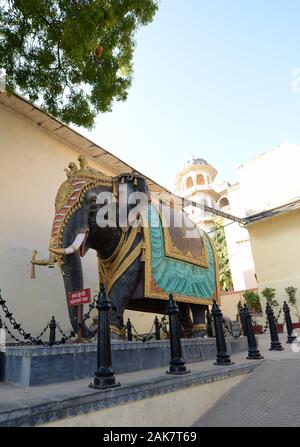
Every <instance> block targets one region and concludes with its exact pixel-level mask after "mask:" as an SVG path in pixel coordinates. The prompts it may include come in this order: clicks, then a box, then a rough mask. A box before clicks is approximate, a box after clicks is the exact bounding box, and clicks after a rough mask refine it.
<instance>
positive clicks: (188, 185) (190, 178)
mask: <svg viewBox="0 0 300 447" xmlns="http://www.w3.org/2000/svg"><path fill="white" fill-rule="evenodd" d="M192 186H194V182H193V179H192V177H188V178H187V179H186V187H187V188H191V187H192Z"/></svg>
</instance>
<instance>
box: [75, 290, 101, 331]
mask: <svg viewBox="0 0 300 447" xmlns="http://www.w3.org/2000/svg"><path fill="white" fill-rule="evenodd" d="M97 299H98V295H94V297H93V302H92V303H91V304H89V311H88V312H87V313H86V314H84V315H83V320H82V322H81V323H79V324H78V326H79V327H80V329H82V328H83V326H84V323H85V322H86V320H88V319H89V318H91V315H90V314H91V312H92V310H93V309H95V308H96V307H97Z"/></svg>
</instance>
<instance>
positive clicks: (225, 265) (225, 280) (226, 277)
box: [211, 223, 233, 292]
mask: <svg viewBox="0 0 300 447" xmlns="http://www.w3.org/2000/svg"><path fill="white" fill-rule="evenodd" d="M211 231H212V232H213V240H214V243H215V248H216V252H217V255H218V260H219V281H220V285H221V288H222V290H223V291H224V292H228V291H229V290H232V288H233V283H232V277H231V271H230V267H229V257H228V248H227V243H226V237H225V231H224V228H223V227H222V225H220V224H218V223H217V224H215V225H213V226H212V228H211Z"/></svg>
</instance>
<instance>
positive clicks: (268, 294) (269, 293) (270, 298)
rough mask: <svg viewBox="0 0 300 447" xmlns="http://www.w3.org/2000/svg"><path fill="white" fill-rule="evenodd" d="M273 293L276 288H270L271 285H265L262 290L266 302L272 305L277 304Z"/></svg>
mask: <svg viewBox="0 0 300 447" xmlns="http://www.w3.org/2000/svg"><path fill="white" fill-rule="evenodd" d="M275 293H276V290H275V289H272V288H271V287H266V288H265V289H264V290H263V291H262V292H261V294H262V296H263V297H264V298H265V299H266V300H267V303H269V304H270V306H272V307H277V306H279V304H278V302H277V301H276V300H275Z"/></svg>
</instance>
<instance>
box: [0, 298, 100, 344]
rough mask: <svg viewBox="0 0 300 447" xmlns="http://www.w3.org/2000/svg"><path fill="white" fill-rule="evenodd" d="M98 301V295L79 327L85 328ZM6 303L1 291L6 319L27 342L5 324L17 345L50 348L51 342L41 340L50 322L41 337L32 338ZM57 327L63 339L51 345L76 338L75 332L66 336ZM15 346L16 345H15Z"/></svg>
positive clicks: (1, 302) (0, 301) (0, 302)
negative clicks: (45, 346)
mask: <svg viewBox="0 0 300 447" xmlns="http://www.w3.org/2000/svg"><path fill="white" fill-rule="evenodd" d="M96 301H97V295H95V296H94V298H93V302H92V303H91V304H90V305H89V311H88V312H87V313H86V314H84V318H83V320H82V322H81V323H80V324H79V327H83V325H84V323H85V321H86V320H88V319H89V318H90V313H91V311H92V310H93V309H94V308H95V307H96ZM5 303H6V301H5V300H4V299H3V298H2V295H1V290H0V306H1V307H2V309H3V312H4V315H5V318H7V319H8V320H9V322H10V324H11V326H12V327H13V329H15V330H16V331H17V332H18V333H19V334H20V336H21V337H23V339H24V340H25V342H24V341H22V340H21V339H19V338H18V337H16V336H15V335H14V334H13V333H12V332H11V331H10V330H9V328H8V327H7V325H6V324H5V323H4V322H3V323H2V324H3V326H4V328H5V329H6V331H7V333H8V334H9V336H10V337H11V338H12V339H13V340H15V341H16V342H17V343H19V344H22V345H29V344H34V345H48V346H50V343H49V342H43V341H42V340H41V337H42V336H43V335H44V333H45V332H46V330H47V329H48V328H49V325H50V322H48V323H47V325H46V327H45V328H44V329H43V330H42V332H41V333H40V335H38V337H32V335H31V334H30V333H28V332H26V331H25V330H24V329H23V328H22V327H21V325H20V324H19V323H18V322H17V321H16V319H15V318H14V317H13V314H12V312H10V311H9V309H8V307H7V306H6V304H5ZM57 327H58V329H59V331H60V332H61V334H62V338H61V340H58V341H56V342H54V343H51V345H60V344H65V343H66V342H67V341H68V340H70V339H71V338H73V337H75V335H76V334H75V332H74V331H71V332H70V334H69V335H66V334H65V333H64V332H63V331H62V329H61V328H60V326H59V325H58V324H57ZM13 344H14V345H15V344H16V343H13Z"/></svg>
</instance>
